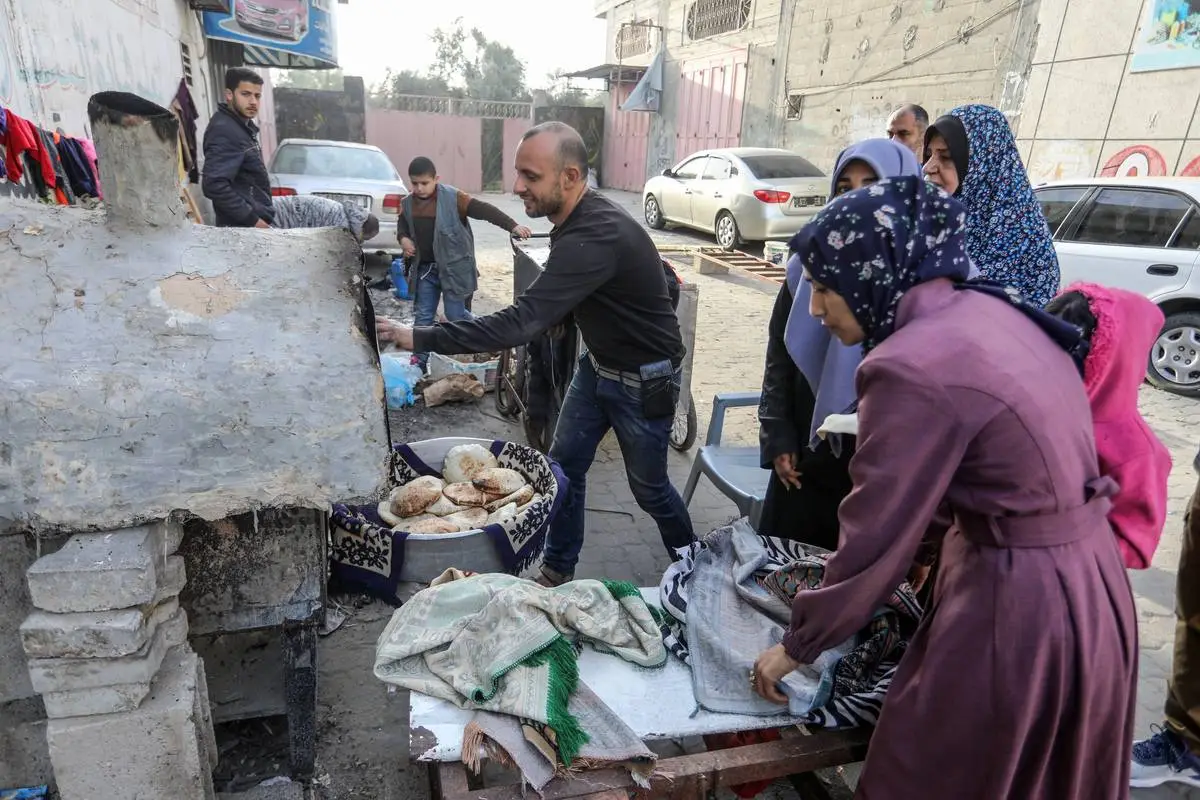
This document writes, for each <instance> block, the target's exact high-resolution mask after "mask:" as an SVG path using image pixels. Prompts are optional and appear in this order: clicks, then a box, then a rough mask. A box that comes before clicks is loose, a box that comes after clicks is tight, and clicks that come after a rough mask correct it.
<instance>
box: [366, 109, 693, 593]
mask: <svg viewBox="0 0 1200 800" xmlns="http://www.w3.org/2000/svg"><path fill="white" fill-rule="evenodd" d="M516 166H517V181H516V185H515V186H514V191H515V192H516V193H517V195H519V196H520V198H521V199H522V200H523V201H524V203H525V212H526V213H527V214H528V215H529V216H531V217H548V218H549V219H550V221H551V222H553V223H554V225H555V227H554V230H553V231H552V232H551V234H550V246H551V247H550V258H549V260H548V261H547V262H546V266H545V270H544V271H543V273H542V275H541V276H540V277H539V278H538V279H537V280H536V281H534V282H533V284H532V285H531V286H530V287H529V288H528V289H527V290H526V291H525V293H524V294H522V295H521V296H520V297H518V298H517V300H516V302H514V303H513V305H511V306H509V307H508V308H506V309H504V310H502V311H499V312H497V313H495V314H490V315H488V316H486V317H478V318H475V319H473V320H466V321H462V322H453V323H443V324H440V325H433V326H429V327H420V328H416V329H415V330H414V329H410V328H407V327H404V326H401V325H398V324H396V323H394V322H391V321H390V320H380V321H379V323H378V332H379V338H381V339H384V340H391V341H394V342H396V343H397V344H398V345H399V346H400V347H402V348H405V349H409V350H413V349H416V350H429V351H433V352H442V353H479V352H492V351H496V350H502V349H505V348H509V347H517V346H520V345H523V344H525V343H526V342H528V341H530V340H531V339H533V338H534V337H535V336H537V335H538V334H540V333H542V332H543V331H545V330H546V329H548V328H550V327H551V326H553V325H555V324H556V323H558V322H559V321H561V320H562V319H563V318H564V317H566V316H567V315H568V314H573V315H574V318H575V323H576V325H577V326H578V327H579V330H580V332H581V333H582V335H583V340H584V343H585V344H586V345H587V348H588V354H587V355H586V356H584V357H583V358H581V359H580V361H579V366H578V369H577V370H576V372H575V377H574V379H573V380H572V381H571V387H570V389H569V390H568V392H567V397H566V400H565V402H564V403H563V408H562V411H561V413H560V415H559V419H558V428H557V429H556V430H555V432H554V443H553V445H552V446H551V448H550V456H551V458H553V459H555V460H556V461H558V462H559V464H560V465H561V466H562V468H563V472H565V473H566V476H567V478H568V480H569V481H570V487H569V489H568V492H567V499H566V503H565V505H564V507H563V508H562V510H561V511H560V513H559V516H558V518H557V519H555V521H554V523H553V524H552V525H551V528H550V534H549V539H548V541H547V543H546V553H545V564H544V565H543V567H542V582H543V583H546V584H550V585H556V584H558V583H562V582H564V581H567V580H570V579H571V578H572V577H573V575H574V570H575V564H576V563H577V562H578V560H579V551H580V550H581V549H582V547H583V535H584V496H585V493H586V481H587V472H588V469H589V468H590V467H591V465H592V460H593V459H594V458H595V455H596V448H597V447H598V446H599V444H600V440H601V439H602V438H603V437H604V435H605V433H607V432H608V430H609V429H610V428H612V429H614V430H615V431H616V434H617V441H618V442H619V443H620V445H621V454H622V456H623V457H624V459H625V469H626V472H627V474H628V477H629V486H630V488H631V489H632V490H633V496H634V499H635V500H637V503H638V505H639V506H641V508H642V509H643V510H644V511H646V513H648V514H649V515H650V516H651V517H653V518H654V521H655V522H656V523H657V524H658V528H659V532H660V534H661V535H662V538H663V544H664V545H666V547H667V549H668V551H669V552H671V554H672V555H673V554H674V550H675V549H676V548H679V547H685V546H687V545H688V544H690V543H691V542H692V541H694V538H695V537H694V534H693V532H692V522H691V518H690V516H689V515H688V511H687V507H686V506H685V505H684V503H683V500H682V498H680V496H679V493H678V492H677V491H675V487H673V486H672V485H671V481H670V479H669V477H668V476H667V447H668V440H669V438H670V433H671V426H672V424H673V421H674V413H675V402H676V401H677V400H678V397H679V380H680V364H681V363H682V361H683V356H684V346H683V340H682V337H681V336H680V333H679V324H678V322H677V320H676V317H675V312H674V309H673V308H672V306H671V299H670V295H669V294H668V292H667V285H666V282H665V281H664V279H663V268H662V261H661V259H660V257H659V255H658V250H657V249H656V248H655V246H654V242H652V241H651V240H650V236H649V235H648V234H647V233H646V231H645V230H644V229H643V228H642V226H641V225H640V224H638V223H637V222H636V221H635V220H634V219H633V218H632V217H630V216H629V214H627V213H625V211H624V210H623V209H621V208H620V207H618V206H617V205H616V204H614V203H613V202H612V201H610V200H608V199H607V198H605V197H604V196H602V195H600V194H599V193H598V192H594V191H591V190H589V189H588V188H587V173H588V166H587V150H586V148H585V147H584V144H583V140H582V139H581V138H580V136H579V134H578V133H577V132H576V131H575V130H574V129H572V128H570V127H569V126H567V125H564V124H562V123H560V122H548V123H543V124H542V125H538V126H537V127H535V128H532V129H530V130H529V131H528V132H526V134H525V136H524V138H523V139H522V141H521V145H520V147H519V148H518V150H517V164H516Z"/></svg>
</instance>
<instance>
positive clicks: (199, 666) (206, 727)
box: [195, 657, 221, 769]
mask: <svg viewBox="0 0 1200 800" xmlns="http://www.w3.org/2000/svg"><path fill="white" fill-rule="evenodd" d="M196 689H197V691H196V710H195V714H196V724H197V725H198V726H199V728H200V739H201V741H202V742H203V744H204V749H205V752H206V754H207V755H208V768H209V769H216V768H217V761H219V760H220V756H221V752H220V751H219V750H217V734H216V731H215V730H213V714H212V702H211V701H210V700H209V699H208V674H207V670H206V669H205V666H204V659H203V658H200V657H197V658H196Z"/></svg>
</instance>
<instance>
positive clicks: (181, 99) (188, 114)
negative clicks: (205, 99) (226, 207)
mask: <svg viewBox="0 0 1200 800" xmlns="http://www.w3.org/2000/svg"><path fill="white" fill-rule="evenodd" d="M171 110H172V111H174V112H175V115H176V116H177V117H179V137H180V143H179V144H180V146H181V148H182V149H183V161H184V164H185V165H186V166H187V170H188V180H190V181H191V182H192V183H199V182H200V170H199V168H198V166H197V164H196V121H197V120H198V119H200V114H199V112H197V111H196V104H195V103H194V102H193V101H192V93H191V91H190V90H189V89H188V85H187V80H186V79H184V78H181V79H180V80H179V90H178V91H177V92H175V98H174V99H173V100H172V101H171Z"/></svg>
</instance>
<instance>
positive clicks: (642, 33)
mask: <svg viewBox="0 0 1200 800" xmlns="http://www.w3.org/2000/svg"><path fill="white" fill-rule="evenodd" d="M649 52H650V26H649V25H642V24H640V23H637V22H627V23H625V24H624V25H622V26H621V30H620V32H618V33H617V58H630V57H631V56H640V55H644V54H646V53H649Z"/></svg>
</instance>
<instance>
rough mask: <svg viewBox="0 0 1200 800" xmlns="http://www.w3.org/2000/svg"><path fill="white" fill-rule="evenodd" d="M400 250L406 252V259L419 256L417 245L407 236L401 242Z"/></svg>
mask: <svg viewBox="0 0 1200 800" xmlns="http://www.w3.org/2000/svg"><path fill="white" fill-rule="evenodd" d="M400 249H401V250H402V251H404V257H405V258H412V257H413V256H415V255H416V254H417V246H416V244H414V243H413V240H412V239H410V238H408V237H407V236H405V237H404V238H403V239H401V240H400Z"/></svg>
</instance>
